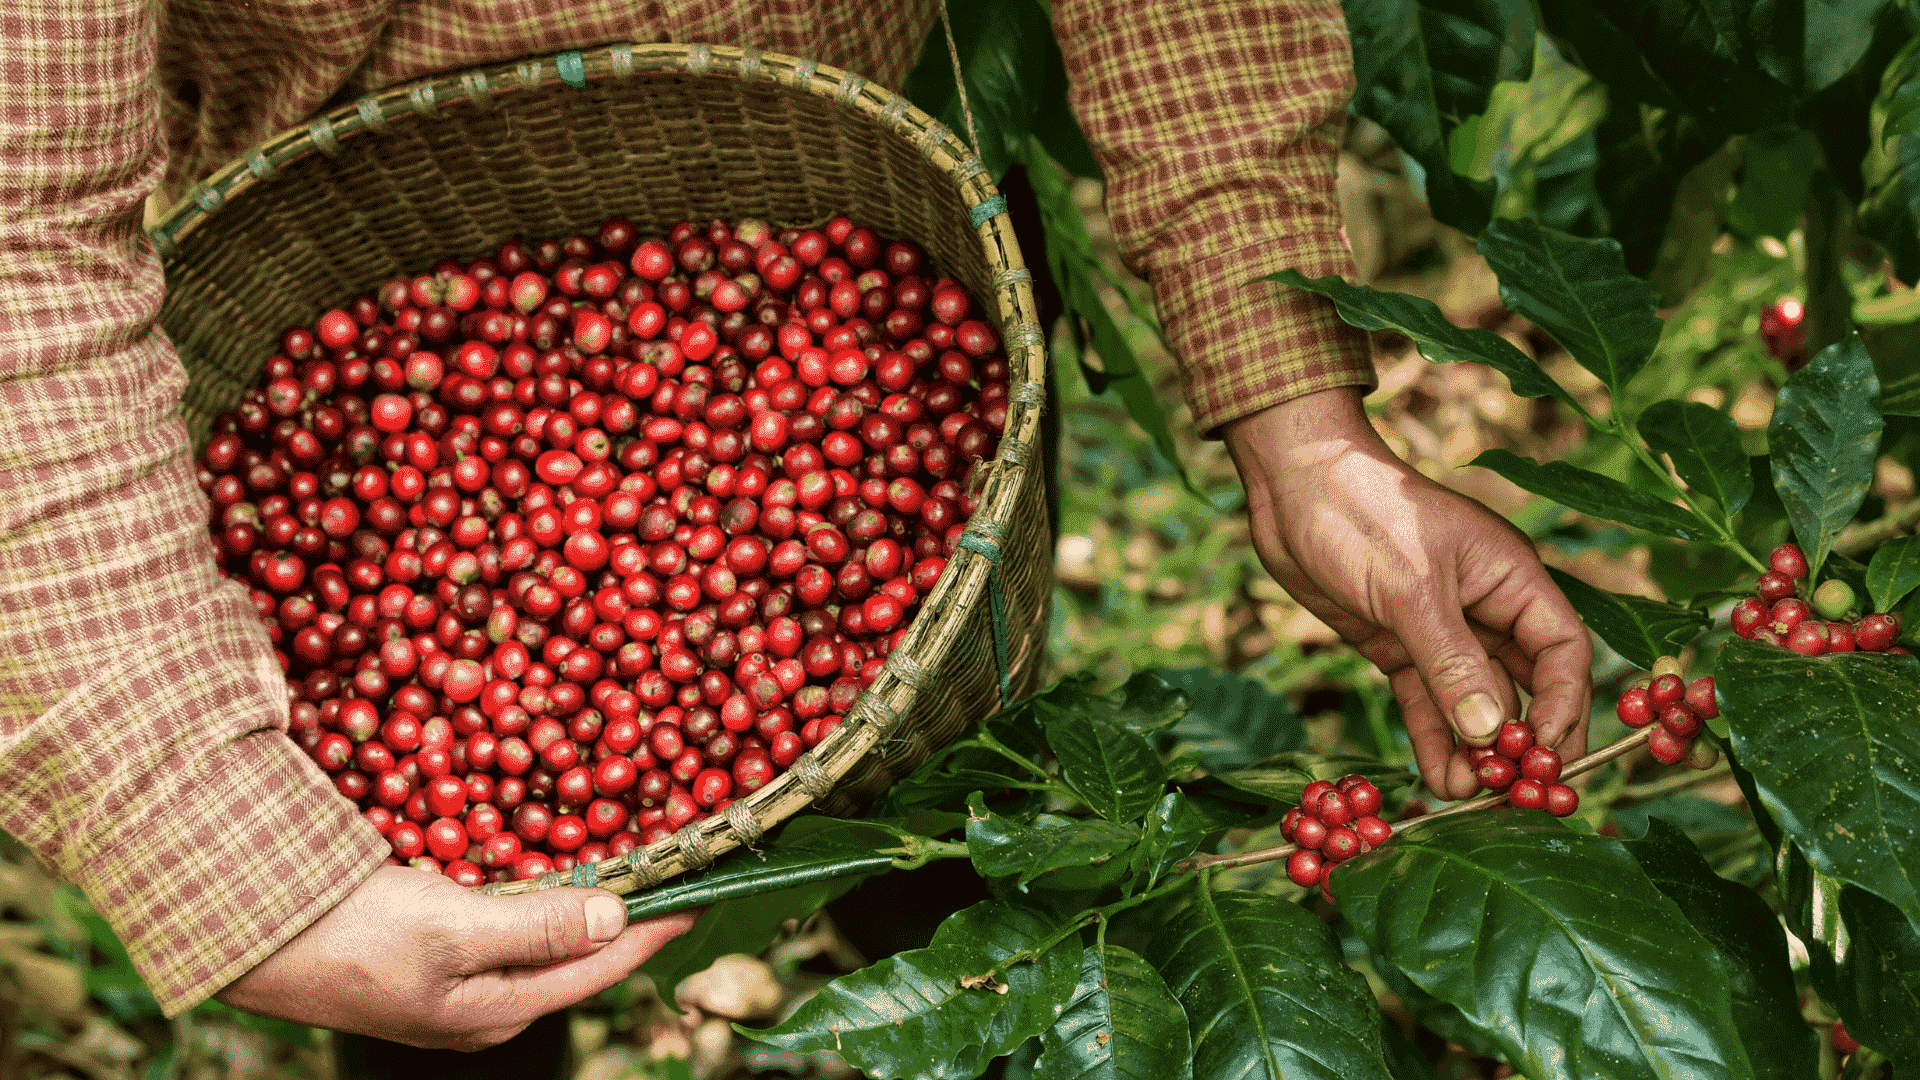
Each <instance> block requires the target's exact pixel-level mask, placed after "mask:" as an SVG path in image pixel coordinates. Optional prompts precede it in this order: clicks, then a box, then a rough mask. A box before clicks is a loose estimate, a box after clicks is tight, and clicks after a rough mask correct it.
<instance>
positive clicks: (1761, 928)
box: [1626, 804, 1820, 1080]
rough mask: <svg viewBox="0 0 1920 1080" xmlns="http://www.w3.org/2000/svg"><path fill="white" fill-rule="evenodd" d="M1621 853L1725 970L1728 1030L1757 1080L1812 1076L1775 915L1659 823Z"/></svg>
mask: <svg viewBox="0 0 1920 1080" xmlns="http://www.w3.org/2000/svg"><path fill="white" fill-rule="evenodd" d="M1716 805H1717V804H1716ZM1626 847H1627V851H1628V853H1630V854H1631V855H1632V856H1633V857H1634V860H1635V861H1636V862H1638V863H1639V864H1640V869H1641V870H1643V871H1645V872H1646V875H1647V879H1648V880H1650V881H1652V882H1653V884H1654V887H1655V888H1657V889H1659V890H1660V891H1661V892H1662V893H1664V894H1666V897H1667V899H1669V900H1672V901H1673V902H1674V903H1675V904H1676V905H1678V906H1679V908H1680V910H1681V912H1682V913H1683V914H1685V915H1686V917H1687V921H1688V922H1690V923H1692V924H1693V928H1694V929H1696V930H1698V931H1700V933H1701V935H1702V936H1704V937H1705V938H1706V939H1707V940H1708V941H1709V942H1711V943H1712V944H1713V947H1714V950H1715V951H1716V952H1718V953H1719V955H1720V960H1721V962H1722V963H1724V964H1725V965H1726V969H1727V974H1728V976H1729V978H1730V986H1731V988H1732V991H1733V1022H1734V1025H1735V1026H1736V1027H1737V1028H1738V1029H1739V1031H1740V1041H1741V1044H1742V1045H1744V1046H1745V1047H1746V1048H1747V1058H1748V1060H1750V1061H1751V1062H1752V1063H1753V1067H1754V1075H1755V1076H1756V1077H1758V1078H1760V1080H1802V1078H1804V1077H1809V1076H1813V1075H1815V1074H1816V1073H1817V1072H1818V1071H1819V1059H1820V1054H1819V1045H1818V1044H1817V1043H1816V1041H1815V1039H1814V1036H1813V1030H1812V1029H1811V1028H1809V1027H1808V1026H1807V1025H1806V1023H1805V1022H1804V1021H1802V1020H1801V1018H1800V997H1799V994H1798V992H1797V991H1796V990H1795V989H1794V985H1793V968H1792V966H1791V965H1790V963H1789V961H1788V958H1787V940H1786V937H1785V935H1783V934H1782V933H1781V932H1780V923H1779V920H1778V919H1776V918H1775V917H1774V914H1773V909H1771V908H1769V907H1768V906H1767V903H1766V901H1764V900H1762V899H1760V896H1759V894H1758V893H1756V892H1754V891H1753V890H1752V889H1749V888H1746V887H1744V886H1741V885H1737V884H1735V883H1733V882H1731V881H1728V880H1727V879H1725V878H1723V877H1720V876H1719V875H1717V874H1715V873H1714V872H1713V870H1712V868H1711V867H1709V866H1708V865H1707V860H1706V859H1704V858H1702V857H1701V855H1700V851H1699V849H1698V848H1695V847H1694V846H1693V841H1691V840H1689V839H1687V834H1686V833H1683V832H1681V831H1680V829H1679V828H1677V827H1676V826H1674V825H1672V824H1669V823H1668V822H1665V821H1662V820H1660V819H1659V818H1649V819H1648V820H1647V826H1646V834H1645V836H1643V837H1642V838H1641V839H1639V840H1630V841H1628V842H1627V845H1626Z"/></svg>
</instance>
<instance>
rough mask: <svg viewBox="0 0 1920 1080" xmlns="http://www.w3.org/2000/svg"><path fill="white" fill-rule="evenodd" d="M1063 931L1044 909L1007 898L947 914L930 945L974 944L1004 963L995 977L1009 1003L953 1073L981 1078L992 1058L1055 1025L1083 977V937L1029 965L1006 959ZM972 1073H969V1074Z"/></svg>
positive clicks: (1065, 942) (961, 1056) (958, 1059)
mask: <svg viewBox="0 0 1920 1080" xmlns="http://www.w3.org/2000/svg"><path fill="white" fill-rule="evenodd" d="M1061 929H1062V925H1061V923H1060V921H1059V920H1057V919H1055V918H1054V917H1053V916H1051V915H1049V914H1047V913H1046V912H1045V911H1044V910H1042V909H1041V908H1040V907H1038V906H1036V905H1033V904H1029V903H1025V902H1023V901H1020V900H1016V899H1012V898H1006V899H1000V900H983V901H981V902H980V903H978V904H974V905H973V906H971V907H966V908H962V909H960V910H959V911H956V912H954V913H953V914H952V915H949V916H947V918H946V920H945V921H943V922H942V923H941V924H940V928H939V929H938V930H935V931H934V932H933V941H932V942H931V945H932V946H933V947H934V948H936V949H937V948H939V947H941V946H943V945H957V946H973V947H976V948H979V949H981V950H983V951H984V952H985V953H986V954H987V955H988V956H989V957H991V958H992V959H993V962H994V963H995V964H998V965H1000V966H999V967H996V968H995V969H994V973H993V977H994V979H995V980H996V981H997V982H1000V983H1002V984H1004V985H1005V986H1006V988H1007V989H1006V993H1005V994H1004V995H1002V998H1001V1000H1002V1001H1003V1002H1004V1003H1005V1004H1003V1005H1002V1006H1001V1007H1000V1011H999V1012H998V1013H996V1014H995V1015H994V1017H993V1021H992V1022H991V1023H989V1024H988V1025H987V1035H986V1039H985V1041H984V1042H982V1043H981V1044H980V1045H978V1046H969V1047H967V1048H966V1049H965V1050H962V1051H961V1052H960V1053H959V1054H958V1055H957V1056H956V1058H955V1060H954V1067H955V1070H956V1072H955V1074H956V1075H961V1076H968V1075H978V1074H979V1073H981V1072H984V1071H986V1067H987V1064H988V1063H989V1062H991V1061H992V1060H993V1059H994V1058H997V1057H1000V1056H1002V1055H1004V1054H1008V1053H1011V1052H1012V1051H1013V1049H1014V1048H1015V1047H1017V1046H1019V1045H1020V1044H1021V1043H1023V1042H1025V1041H1026V1040H1028V1039H1030V1038H1032V1037H1033V1036H1035V1035H1038V1034H1040V1033H1041V1032H1043V1031H1045V1030H1047V1029H1048V1028H1050V1027H1052V1026H1053V1025H1054V1023H1055V1022H1056V1021H1057V1020H1058V1019H1059V1018H1060V1015H1061V1013H1062V1012H1064V1011H1065V1009H1066V1006H1067V1002H1068V1000H1069V999H1070V998H1071V997H1072V996H1073V994H1074V983H1075V980H1076V979H1077V978H1078V977H1079V974H1080V938H1079V935H1077V934H1070V935H1068V936H1067V937H1066V938H1064V939H1062V940H1061V941H1059V942H1056V943H1055V944H1054V945H1053V947H1052V948H1049V949H1047V950H1046V951H1045V952H1043V953H1041V954H1040V955H1039V956H1038V957H1037V958H1035V959H1034V960H1033V961H1032V962H1030V963H1014V964H1008V963H1007V962H1006V961H1007V958H1008V957H1010V956H1014V955H1016V954H1018V953H1022V952H1027V951H1030V950H1033V949H1036V948H1038V947H1039V946H1040V945H1041V944H1042V943H1044V942H1045V941H1046V940H1047V939H1048V938H1050V937H1052V936H1053V935H1054V934H1055V933H1056V932H1058V931H1059V930H1061ZM969 1070H971V1071H969Z"/></svg>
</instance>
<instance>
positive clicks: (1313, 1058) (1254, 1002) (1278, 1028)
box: [1145, 887, 1389, 1080]
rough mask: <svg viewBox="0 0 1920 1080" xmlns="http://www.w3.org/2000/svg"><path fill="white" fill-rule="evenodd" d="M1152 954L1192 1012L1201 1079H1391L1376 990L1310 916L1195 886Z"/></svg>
mask: <svg viewBox="0 0 1920 1080" xmlns="http://www.w3.org/2000/svg"><path fill="white" fill-rule="evenodd" d="M1145 955H1146V959H1147V962H1148V963H1150V964H1152V965H1153V966H1154V967H1155V968H1157V969H1158V970H1159V972H1160V974H1161V975H1162V976H1164V977H1165V978H1166V981H1167V986H1168V988H1169V989H1171V990H1172V991H1173V996H1174V997H1175V998H1176V999H1178V1000H1179V1002H1180V1005H1181V1007H1182V1008H1184V1009H1185V1010H1186V1014H1187V1025H1188V1029H1189V1030H1190V1031H1191V1032H1192V1033H1193V1075H1194V1076H1196V1077H1206V1078H1212V1077H1228V1076H1230V1077H1237V1078H1243V1080H1389V1078H1388V1074H1387V1068H1386V1063H1385V1061H1384V1060H1383V1058H1382V1056H1381V1047H1380V1013H1379V1010H1378V1008H1377V1007H1376V1006H1375V1005H1374V1000H1373V991H1372V990H1370V989H1368V987H1367V982H1366V980H1365V979H1363V978H1362V977H1361V976H1360V975H1359V974H1358V973H1357V972H1355V971H1354V970H1353V969H1351V968H1349V967H1347V965H1346V963H1345V961H1344V960H1343V959H1342V957H1341V954H1340V951H1339V948H1338V946H1337V944H1336V942H1335V941H1334V937H1333V932H1332V931H1331V930H1329V929H1328V928H1327V924H1326V923H1323V922H1321V921H1320V920H1319V919H1318V918H1317V917H1315V916H1314V915H1312V914H1311V913H1309V912H1308V911H1307V910H1306V909H1304V908H1302V907H1299V906H1297V905H1294V904H1289V903H1287V902H1285V901H1283V900H1278V899H1275V898H1274V897H1271V896H1263V895H1261V894H1258V893H1250V892H1213V891H1210V890H1208V889H1206V888H1205V887H1200V888H1196V889H1195V890H1194V899H1193V903H1192V904H1191V905H1190V906H1188V907H1187V908H1186V909H1185V910H1183V911H1181V912H1179V913H1178V914H1176V915H1174V916H1173V918H1172V920H1171V921H1169V922H1168V923H1167V924H1166V925H1165V926H1164V927H1162V928H1161V929H1160V931H1159V932H1158V933H1156V934H1155V935H1154V937H1153V940H1152V941H1150V942H1148V944H1147V948H1146V953H1145Z"/></svg>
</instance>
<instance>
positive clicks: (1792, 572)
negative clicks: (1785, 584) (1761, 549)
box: [1767, 544, 1807, 581]
mask: <svg viewBox="0 0 1920 1080" xmlns="http://www.w3.org/2000/svg"><path fill="white" fill-rule="evenodd" d="M1767 566H1768V568H1770V569H1771V570H1772V571H1773V572H1775V573H1778V574H1785V575H1786V576H1787V577H1788V578H1790V579H1792V580H1794V581H1798V580H1800V579H1801V578H1804V577H1806V576H1807V556H1806V554H1805V553H1804V552H1802V551H1801V550H1800V545H1798V544H1781V545H1780V546H1779V547H1777V548H1774V549H1773V554H1771V555H1769V556H1767Z"/></svg>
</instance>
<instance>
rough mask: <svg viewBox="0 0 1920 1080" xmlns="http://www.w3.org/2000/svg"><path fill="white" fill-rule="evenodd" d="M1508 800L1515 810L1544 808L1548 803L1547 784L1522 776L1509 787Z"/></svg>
mask: <svg viewBox="0 0 1920 1080" xmlns="http://www.w3.org/2000/svg"><path fill="white" fill-rule="evenodd" d="M1507 802H1508V804H1510V805H1511V806H1512V807H1513V808H1514V809H1515V810H1543V809H1545V808H1546V805H1547V785H1545V784H1543V783H1541V782H1540V781H1538V780H1534V779H1531V778H1528V777H1521V778H1520V779H1518V780H1515V781H1514V782H1513V786H1512V787H1510V788H1508V789H1507Z"/></svg>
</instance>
